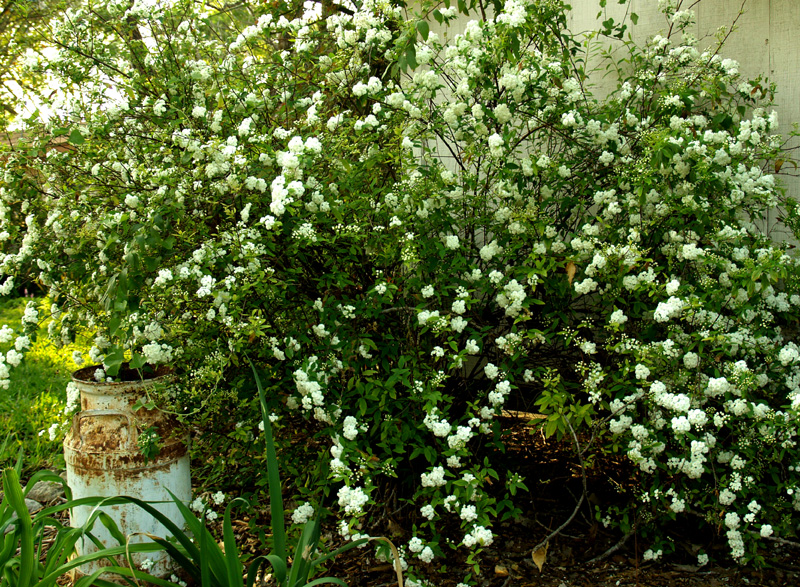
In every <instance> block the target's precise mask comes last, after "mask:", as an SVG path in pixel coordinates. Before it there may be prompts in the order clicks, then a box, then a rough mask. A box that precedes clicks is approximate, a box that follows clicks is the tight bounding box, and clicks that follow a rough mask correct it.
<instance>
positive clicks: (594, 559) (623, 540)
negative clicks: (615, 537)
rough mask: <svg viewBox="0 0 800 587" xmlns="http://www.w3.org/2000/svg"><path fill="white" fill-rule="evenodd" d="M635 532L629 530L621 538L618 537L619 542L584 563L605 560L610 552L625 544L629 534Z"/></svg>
mask: <svg viewBox="0 0 800 587" xmlns="http://www.w3.org/2000/svg"><path fill="white" fill-rule="evenodd" d="M635 533H636V532H634V531H633V530H631V531H630V532H628V533H627V534H625V536H623V537H622V538H620V539H619V542H617V543H616V544H615V545H614V546H612V547H611V548H609V549H608V550H607V551H605V552H604V553H603V554H601V555H598V556H596V557H594V558H593V559H592V560H590V561H587V562H586V564H587V565H590V564H592V563H599V562H600V561H601V560H605V559H607V558H608V557H609V556H611V555H612V554H614V553H615V552H617V551H618V550H619V549H620V548H622V547H623V546H624V545H625V543H626V542H627V541H628V539H629V538H630V537H631V536H633V535H634V534H635Z"/></svg>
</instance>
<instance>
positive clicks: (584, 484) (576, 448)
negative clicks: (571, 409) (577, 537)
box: [533, 418, 588, 552]
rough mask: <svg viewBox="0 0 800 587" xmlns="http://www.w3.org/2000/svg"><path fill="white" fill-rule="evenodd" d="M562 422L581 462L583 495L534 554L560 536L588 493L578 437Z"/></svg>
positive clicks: (568, 424) (569, 424)
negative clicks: (570, 436) (565, 518)
mask: <svg viewBox="0 0 800 587" xmlns="http://www.w3.org/2000/svg"><path fill="white" fill-rule="evenodd" d="M564 421H565V422H566V423H567V426H569V432H570V434H571V435H572V440H573V442H575V454H576V455H578V459H579V460H580V462H581V481H582V483H583V493H582V494H581V498H580V499H579V500H578V503H577V505H576V506H575V509H574V510H572V514H571V515H570V516H569V518H567V520H566V521H565V522H564V523H563V524H561V525H560V526H559V527H558V528H556V529H555V530H553V531H552V532H550V534H549V535H548V536H547V538H545V539H544V540H542V541H540V542H539V544H537V545H536V546H534V547H533V552H536V551H537V550H539V549H540V548H542V547H543V546H544V545H545V544H547V543H548V542H550V540H551V539H552V538H554V537H555V536H556V535H558V534H560V533H561V531H562V530H563V529H564V528H566V527H567V526H569V525H570V524H571V523H572V520H574V519H575V516H576V515H578V512H579V511H580V509H581V506H582V505H583V500H584V499H585V498H586V494H587V493H588V491H587V488H586V466H585V465H584V462H583V455H582V454H581V445H580V443H579V442H578V436H577V435H576V434H575V429H574V428H573V427H572V424H571V423H570V421H569V420H568V419H567V418H564Z"/></svg>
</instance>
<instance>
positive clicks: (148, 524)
mask: <svg viewBox="0 0 800 587" xmlns="http://www.w3.org/2000/svg"><path fill="white" fill-rule="evenodd" d="M96 369H97V367H87V368H84V369H80V370H78V371H76V372H75V373H73V374H72V380H73V381H74V382H75V384H76V385H77V386H78V389H79V390H80V392H81V411H80V412H78V413H77V414H75V416H74V418H73V421H72V428H71V429H70V431H69V432H68V434H67V437H66V438H65V440H64V458H65V460H66V464H67V484H68V485H69V487H70V489H71V490H72V496H73V498H75V499H78V498H81V497H94V496H101V497H112V496H117V495H128V496H131V497H136V498H139V499H141V500H143V501H147V502H159V503H153V504H152V505H153V506H154V507H156V508H157V509H158V510H159V511H161V512H162V513H163V514H164V515H166V516H167V517H168V518H169V519H170V520H172V521H173V522H175V523H176V524H178V525H179V526H182V525H183V516H181V514H180V511H179V510H178V508H177V506H176V505H175V504H174V502H173V501H172V499H171V498H170V496H169V493H167V489H169V490H170V491H171V492H172V493H173V494H175V496H176V497H178V498H179V499H180V500H181V501H183V502H184V503H186V504H188V503H189V501H190V500H191V494H192V486H191V479H190V476H189V455H188V450H187V441H188V438H187V437H186V436H185V435H183V434H182V433H180V432H179V429H178V428H177V427H176V423H175V421H174V419H173V418H171V417H169V416H168V415H166V414H164V413H163V412H160V411H158V410H146V409H144V408H140V409H138V410H136V411H133V409H132V408H133V406H134V404H136V402H137V401H138V400H139V399H140V398H142V397H143V396H144V395H145V390H146V388H147V387H148V386H152V385H154V384H155V383H156V382H159V381H164V380H165V379H166V377H167V376H168V374H169V370H168V369H166V368H164V369H163V370H162V372H157V373H156V374H155V376H154V378H152V379H146V380H141V379H139V380H133V381H124V379H126V378H127V379H135V378H136V377H137V372H136V371H133V370H130V369H128V370H126V369H125V366H123V369H122V370H120V375H123V377H122V379H123V381H121V382H113V383H106V382H100V383H98V382H97V381H95V380H94V373H95V371H96ZM126 374H127V375H129V377H125V376H124V375H126ZM151 427H152V428H153V429H154V430H155V431H156V432H157V434H158V435H159V436H160V438H161V440H160V446H161V449H160V451H159V453H158V454H157V455H156V456H155V457H154V458H151V459H149V460H147V459H145V457H144V456H143V455H142V453H141V451H140V449H139V443H138V436H139V433H140V431H144V430H147V429H150V428H151ZM93 509H94V508H93V507H92V506H77V507H74V508H72V510H71V511H70V521H71V525H72V526H73V527H81V526H83V525H84V523H85V522H86V520H87V519H88V518H89V516H90V515H91V513H92V511H93ZM103 510H104V511H105V512H106V513H107V514H108V515H109V516H110V517H111V518H112V519H113V520H114V521H115V522H116V524H117V526H118V527H119V529H120V530H121V531H122V533H123V534H124V535H125V536H126V537H127V536H131V535H135V536H132V537H131V538H130V541H131V542H142V541H149V539H148V538H147V537H146V536H144V533H149V534H153V535H155V536H161V537H166V536H167V535H168V534H167V530H166V528H164V526H163V525H162V524H160V523H159V522H157V521H156V520H155V519H154V518H153V517H152V516H150V514H148V513H147V512H145V511H144V510H142V509H141V508H139V507H138V506H136V505H133V504H126V505H113V506H103ZM91 532H92V534H93V535H94V536H95V537H97V538H99V539H100V541H101V542H102V543H103V544H105V545H107V546H116V545H117V544H118V543H117V541H116V540H115V539H114V538H113V537H112V536H111V533H110V532H109V531H108V530H107V529H106V527H105V526H103V524H102V523H100V522H99V521H96V522H95V524H94V528H93V529H92V530H91ZM76 548H77V551H78V555H84V554H90V553H93V552H95V551H96V550H97V547H96V546H95V544H94V543H93V542H92V541H91V540H90V539H89V538H82V539H81V540H80V541H78V543H77V544H76ZM146 559H149V562H146V563H145V560H146ZM120 562H121V563H122V565H123V566H127V565H126V563H125V562H124V561H120ZM133 562H134V564H135V566H136V567H138V568H139V569H142V570H145V569H146V570H147V572H149V573H151V574H153V575H155V576H159V577H166V576H168V575H169V574H170V573H171V571H172V569H173V567H172V563H171V560H170V558H169V556H168V555H167V553H166V552H163V551H159V552H151V553H137V554H133ZM143 563H144V565H143ZM151 563H152V566H151ZM108 564H110V563H108V561H105V560H101V561H95V562H91V563H87V564H85V565H82V566H81V567H80V569H79V573H78V574H80V575H89V574H91V573H94V572H95V571H97V570H99V569H100V568H101V567H102V566H106V565H108Z"/></svg>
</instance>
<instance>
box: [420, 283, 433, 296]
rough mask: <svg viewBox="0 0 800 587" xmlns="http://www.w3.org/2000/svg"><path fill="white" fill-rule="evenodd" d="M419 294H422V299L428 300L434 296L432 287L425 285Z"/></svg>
mask: <svg viewBox="0 0 800 587" xmlns="http://www.w3.org/2000/svg"><path fill="white" fill-rule="evenodd" d="M420 293H421V294H422V297H423V298H429V297H431V296H433V294H434V289H433V286H432V285H426V286H425V287H423V288H422V290H421V291H420Z"/></svg>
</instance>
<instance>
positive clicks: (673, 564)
mask: <svg viewBox="0 0 800 587" xmlns="http://www.w3.org/2000/svg"><path fill="white" fill-rule="evenodd" d="M514 416H517V421H516V424H515V423H514V422H510V421H507V422H506V424H509V423H510V424H512V426H511V431H510V433H509V435H508V437H507V438H506V439H505V444H506V446H507V449H508V450H507V452H506V454H505V455H497V456H498V458H499V459H500V462H502V460H503V459H505V461H506V462H507V463H508V466H509V467H511V468H512V470H516V471H517V472H519V473H520V474H522V475H523V476H524V477H525V478H526V484H527V485H528V488H529V489H530V494H529V497H527V498H526V497H524V496H522V495H520V494H518V495H517V503H516V505H517V506H518V507H520V508H521V509H522V510H523V515H521V516H519V517H518V518H516V519H515V520H513V521H507V522H502V523H499V524H495V526H494V527H493V531H494V532H495V542H494V543H493V544H492V545H491V546H490V547H489V548H486V549H484V551H483V553H482V554H481V559H480V562H481V568H482V572H483V574H482V575H481V576H479V577H477V580H476V581H475V582H476V583H477V584H478V585H480V586H481V587H534V586H535V587H679V586H680V587H740V586H741V587H756V586H758V587H794V586H800V549H796V548H793V547H789V546H778V547H777V548H774V549H772V550H771V551H770V552H764V553H761V554H762V555H763V556H764V557H765V559H766V560H767V563H768V565H769V568H764V569H754V568H747V567H741V566H736V565H733V564H730V563H726V562H725V551H726V548H725V545H724V540H719V539H716V540H715V537H714V536H713V535H702V536H700V535H697V534H695V533H693V530H692V529H691V528H689V527H686V528H681V527H676V528H670V535H671V536H673V538H674V539H675V543H676V552H675V553H674V554H673V555H671V556H670V557H669V558H666V559H665V560H664V561H659V562H658V563H654V562H652V561H650V562H644V561H643V559H642V553H643V552H644V551H645V550H646V549H647V548H648V547H649V544H647V543H643V542H642V541H640V540H639V539H637V537H635V536H634V537H631V538H630V540H628V541H626V542H624V543H623V545H622V546H621V547H620V548H619V549H618V550H615V551H614V552H612V553H609V554H606V553H607V552H608V551H609V549H611V548H612V547H613V546H615V545H617V544H618V543H619V541H620V538H621V534H619V533H618V532H614V531H612V530H611V529H606V528H604V527H603V526H602V525H601V524H599V523H597V522H596V521H595V519H594V513H593V512H594V506H595V505H599V506H601V508H605V507H607V506H609V505H612V504H614V503H620V504H621V503H623V502H624V501H625V500H626V499H629V498H630V496H631V495H632V491H633V483H632V479H633V478H634V476H635V475H636V472H635V471H634V470H632V469H631V467H630V465H629V463H628V462H627V460H626V459H625V458H624V457H623V456H620V455H610V456H609V455H605V456H603V457H602V458H598V459H597V460H596V461H595V462H593V463H589V464H588V465H587V481H588V492H589V500H588V502H589V503H587V502H584V504H583V506H582V507H581V509H580V510H579V513H578V515H576V516H575V518H574V520H573V522H572V523H571V524H570V525H569V526H568V527H567V528H565V529H564V530H563V532H562V534H561V535H558V536H556V537H555V538H553V539H552V540H551V542H550V543H549V545H548V549H547V554H546V559H545V561H544V565H543V567H542V569H541V571H540V570H539V569H538V568H537V565H536V564H535V563H534V561H533V559H532V556H531V555H532V552H533V549H534V548H535V547H536V546H537V545H538V544H539V543H540V542H541V541H542V540H543V539H544V538H546V537H547V535H548V534H549V533H550V532H551V531H552V529H555V528H557V527H558V526H560V525H561V523H562V522H564V521H565V520H566V519H567V518H568V517H569V516H570V514H571V513H572V511H573V510H574V508H575V505H576V503H577V500H578V498H579V497H580V494H581V492H582V482H581V474H580V463H579V462H578V460H577V459H576V458H575V456H574V454H573V451H572V447H571V446H570V444H569V442H568V441H567V440H563V441H561V442H558V441H556V440H555V438H550V439H545V438H544V437H543V436H542V435H541V433H540V432H539V431H538V430H537V429H535V428H532V427H531V426H530V423H529V422H528V420H529V418H525V417H524V416H523V417H520V416H518V415H516V414H515V415H514ZM514 424H515V425H514ZM583 441H585V439H583V438H582V439H581V442H583ZM497 466H498V467H501V466H502V465H501V464H497ZM369 530H370V533H371V534H373V535H377V534H380V533H381V531H382V530H383V531H385V533H387V534H389V533H390V532H391V530H395V532H396V530H397V526H394V525H393V526H392V527H387V528H383V529H381V528H370V529H369ZM409 538H410V536H405V535H400V536H396V543H403V542H405V541H407V540H408V539H409ZM700 545H702V547H703V548H704V550H705V552H708V553H710V554H711V557H712V559H714V558H718V559H719V560H720V561H722V564H714V563H713V562H712V563H710V564H708V565H706V566H704V567H701V568H698V567H697V566H696V560H697V558H696V552H697V549H698V548H699V546H700ZM464 550H465V549H463V548H462V549H458V550H455V551H450V550H448V549H445V553H446V555H445V559H446V560H442V559H436V560H435V561H434V563H433V564H431V565H429V567H430V569H428V571H429V572H428V575H427V579H428V580H429V581H430V583H431V584H432V585H436V586H437V587H456V585H457V584H458V583H459V582H461V581H462V580H463V575H464V574H465V572H466V571H465V569H467V566H466V565H465V564H464V560H463V558H464V552H462V551H464ZM604 554H606V556H604ZM596 558H602V560H599V561H597V562H589V561H591V560H592V559H596ZM725 564H730V566H724V565H725ZM443 566H446V568H445V569H442V567H443ZM326 574H328V575H332V576H335V577H339V578H341V579H343V580H344V581H345V582H346V583H347V584H348V585H349V586H350V587H391V586H392V585H397V579H396V576H395V575H394V573H393V571H392V569H391V567H390V565H388V564H386V563H381V562H378V561H376V559H375V557H374V556H373V554H372V550H371V549H369V548H366V549H362V550H354V551H350V552H347V553H345V554H343V555H341V556H340V557H339V558H338V559H337V560H336V561H335V562H334V564H333V565H332V566H331V567H330V568H329V569H328V573H326Z"/></svg>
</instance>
